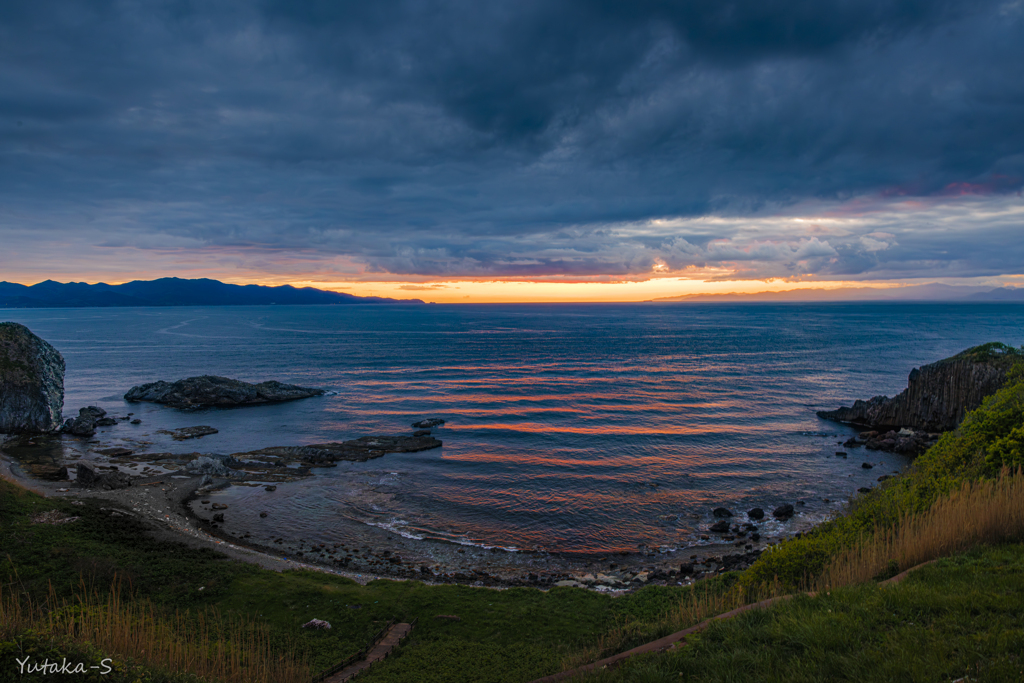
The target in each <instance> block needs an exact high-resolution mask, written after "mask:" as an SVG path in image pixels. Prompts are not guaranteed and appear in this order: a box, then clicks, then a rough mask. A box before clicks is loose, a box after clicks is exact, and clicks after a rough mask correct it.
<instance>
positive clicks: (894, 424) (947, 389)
mask: <svg viewBox="0 0 1024 683" xmlns="http://www.w3.org/2000/svg"><path fill="white" fill-rule="evenodd" d="M1018 360H1024V354H1022V353H1021V352H1020V351H1017V350H1016V349H1014V348H1012V347H1009V346H1006V345H1005V344H1000V343H999V342H991V343H989V344H983V345H981V346H975V347H974V348H970V349H967V350H966V351H962V352H961V353H958V354H957V355H955V356H953V357H952V358H946V359H945V360H940V361H938V362H937V363H932V364H931V365H923V366H921V367H920V368H915V369H914V370H912V371H911V372H910V377H909V380H908V382H907V388H906V389H904V390H903V391H902V392H901V393H900V394H899V395H897V396H895V397H893V398H889V397H887V396H875V397H874V398H872V399H870V400H868V401H856V402H855V403H854V404H853V406H852V407H850V408H840V409H838V410H827V411H825V410H823V411H819V412H818V417H823V418H825V419H826V420H836V421H838V422H849V423H852V424H857V425H865V426H868V427H871V429H874V430H879V431H882V430H886V429H900V428H906V429H917V430H924V431H927V432H944V431H948V430H950V429H955V428H956V427H957V425H959V424H960V422H961V421H962V420H963V419H964V415H966V414H967V413H968V412H969V411H971V410H974V409H975V408H977V407H978V406H980V405H981V402H982V401H983V400H984V399H985V397H986V396H990V395H991V394H994V393H995V392H996V391H998V390H999V389H1000V388H1001V387H1002V386H1003V384H1004V383H1005V382H1006V377H1007V374H1008V373H1009V371H1010V368H1011V367H1013V364H1014V363H1015V362H1016V361H1018Z"/></svg>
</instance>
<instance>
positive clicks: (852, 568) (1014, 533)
mask: <svg viewBox="0 0 1024 683" xmlns="http://www.w3.org/2000/svg"><path fill="white" fill-rule="evenodd" d="M1021 539H1024V471H1022V470H1020V469H1018V470H1016V471H1010V470H1008V469H1006V468H1004V469H1003V471H1002V472H1001V473H1000V476H999V477H997V478H995V479H988V480H981V481H972V482H966V483H964V484H963V486H962V487H961V488H960V489H959V490H958V491H954V492H953V493H952V494H950V495H949V496H947V497H945V498H940V499H939V500H937V501H936V502H935V504H934V505H932V507H931V508H930V509H929V510H928V511H927V512H924V513H922V514H910V513H908V514H905V515H903V517H902V518H901V519H900V521H899V523H898V524H896V525H895V526H894V527H892V528H889V529H877V530H875V532H874V533H873V534H871V535H870V536H865V537H864V538H863V539H862V540H861V542H860V543H859V544H858V545H857V546H855V547H854V548H852V549H851V550H848V551H846V552H844V553H842V554H840V555H838V556H836V557H835V559H833V560H832V562H831V563H829V564H828V565H827V566H826V568H825V570H824V571H823V572H822V574H821V575H820V576H818V577H817V578H816V579H815V580H813V581H812V582H811V587H812V588H814V589H816V590H819V591H820V590H828V589H831V588H838V587H840V586H849V585H853V584H858V583H864V582H866V581H870V580H872V579H873V578H876V577H878V576H880V575H883V574H885V573H890V574H891V573H895V571H896V570H900V571H902V570H906V569H909V568H911V567H914V566H916V565H918V564H921V563H923V562H928V561H929V560H934V559H937V558H940V557H947V556H949V555H953V554H956V553H958V552H963V551H965V550H968V549H970V548H973V547H975V546H979V545H990V544H995V543H1005V542H1010V541H1018V540H1021Z"/></svg>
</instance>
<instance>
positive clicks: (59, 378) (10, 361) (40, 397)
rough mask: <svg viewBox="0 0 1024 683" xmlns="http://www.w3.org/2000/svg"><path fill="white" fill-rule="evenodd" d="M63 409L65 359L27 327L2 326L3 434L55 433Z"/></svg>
mask: <svg viewBox="0 0 1024 683" xmlns="http://www.w3.org/2000/svg"><path fill="white" fill-rule="evenodd" d="M63 409H64V357H63V356H61V355H60V353H59V352H58V351H57V349H55V348H53V347H52V346H51V345H50V344H48V343H47V342H46V341H44V340H43V339H41V338H39V337H37V336H36V335H35V334H33V333H32V331H31V330H29V329H28V328H27V327H25V326H24V325H19V324H18V323H12V322H5V323H0V433H5V434H40V433H44V432H52V431H55V430H57V429H59V428H60V426H61V411H62V410H63Z"/></svg>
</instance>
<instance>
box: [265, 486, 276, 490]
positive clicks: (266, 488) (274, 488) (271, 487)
mask: <svg viewBox="0 0 1024 683" xmlns="http://www.w3.org/2000/svg"><path fill="white" fill-rule="evenodd" d="M263 490H264V491H276V490H277V487H276V486H273V485H271V486H264V487H263Z"/></svg>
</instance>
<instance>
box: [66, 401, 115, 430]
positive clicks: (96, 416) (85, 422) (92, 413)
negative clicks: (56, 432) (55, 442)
mask: <svg viewBox="0 0 1024 683" xmlns="http://www.w3.org/2000/svg"><path fill="white" fill-rule="evenodd" d="M106 414H107V411H105V410H103V408H97V407H96V406H87V407H85V408H80V409H79V410H78V417H74V418H68V419H67V420H66V421H65V422H64V426H63V427H61V431H62V432H64V433H66V434H71V435H73V436H93V435H94V434H95V433H96V426H97V422H98V421H99V420H101V419H103V416H104V415H106Z"/></svg>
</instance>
